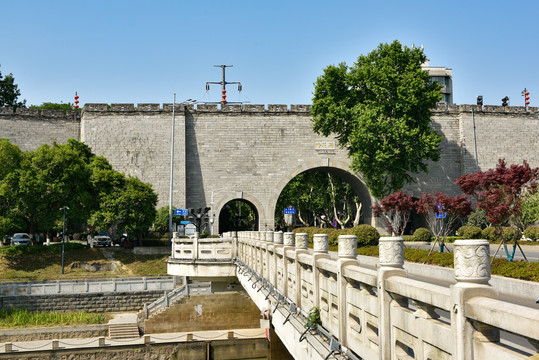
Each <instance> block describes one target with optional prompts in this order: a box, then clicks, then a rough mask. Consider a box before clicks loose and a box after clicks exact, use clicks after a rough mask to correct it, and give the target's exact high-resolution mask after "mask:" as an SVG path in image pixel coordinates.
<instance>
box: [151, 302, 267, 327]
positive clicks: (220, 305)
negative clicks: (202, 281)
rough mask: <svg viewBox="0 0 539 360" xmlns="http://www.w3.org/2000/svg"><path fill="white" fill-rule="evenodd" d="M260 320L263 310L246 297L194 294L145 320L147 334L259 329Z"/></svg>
mask: <svg viewBox="0 0 539 360" xmlns="http://www.w3.org/2000/svg"><path fill="white" fill-rule="evenodd" d="M260 318H261V316H260V310H259V309H258V308H257V307H256V305H255V304H254V303H253V301H252V300H251V299H250V298H249V297H248V296H247V295H246V294H242V293H238V292H228V293H214V294H208V295H192V296H187V297H184V298H182V299H181V300H180V301H179V302H178V303H176V304H174V305H173V306H171V307H170V308H168V309H166V310H165V311H163V312H162V313H160V314H158V315H156V316H154V317H152V318H150V319H148V320H146V321H144V333H145V334H155V333H168V332H186V331H204V330H228V329H251V328H259V327H260ZM165 319H166V321H165Z"/></svg>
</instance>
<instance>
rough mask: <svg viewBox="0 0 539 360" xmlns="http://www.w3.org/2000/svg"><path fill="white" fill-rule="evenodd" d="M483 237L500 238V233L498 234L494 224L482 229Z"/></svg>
mask: <svg viewBox="0 0 539 360" xmlns="http://www.w3.org/2000/svg"><path fill="white" fill-rule="evenodd" d="M481 237H482V238H483V239H486V240H488V241H496V240H499V236H498V234H496V228H494V227H493V226H491V227H488V228H485V229H483V230H482V231H481Z"/></svg>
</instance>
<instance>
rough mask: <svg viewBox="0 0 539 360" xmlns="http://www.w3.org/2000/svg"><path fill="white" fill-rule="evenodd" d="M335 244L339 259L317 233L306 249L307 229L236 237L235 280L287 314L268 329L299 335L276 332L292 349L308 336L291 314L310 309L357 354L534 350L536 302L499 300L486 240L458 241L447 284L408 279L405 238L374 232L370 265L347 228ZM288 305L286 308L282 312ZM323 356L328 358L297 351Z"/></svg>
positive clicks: (431, 355) (338, 348) (519, 353)
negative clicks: (376, 242) (374, 256)
mask: <svg viewBox="0 0 539 360" xmlns="http://www.w3.org/2000/svg"><path fill="white" fill-rule="evenodd" d="M230 236H233V235H232V234H231V235H230ZM338 246H339V251H338V258H336V257H334V256H332V255H331V254H329V252H328V239H327V235H323V234H318V235H315V237H314V249H313V250H310V249H308V235H307V234H293V233H284V234H283V233H280V232H276V233H270V232H244V233H239V234H238V258H239V261H237V264H238V266H239V268H238V278H240V282H241V283H242V285H243V286H244V288H246V290H247V291H248V292H249V294H250V296H251V298H252V299H253V300H254V301H255V302H256V303H257V305H259V306H260V307H266V308H267V307H268V306H270V307H271V312H272V313H273V314H274V317H275V316H277V314H279V313H280V312H283V314H286V313H288V315H286V318H285V319H284V322H283V321H282V320H280V318H279V320H280V321H279V322H274V326H275V330H276V332H278V334H279V331H281V333H283V334H291V333H295V334H296V335H298V336H297V337H296V336H295V335H294V336H291V335H287V336H285V338H281V340H283V342H285V343H286V344H287V348H289V349H297V351H298V354H297V355H298V356H300V355H301V356H303V355H302V354H303V352H304V351H305V346H304V345H300V344H299V342H300V341H302V340H305V338H306V337H308V336H307V335H308V334H307V333H303V334H302V332H301V331H299V330H297V329H294V328H293V327H292V325H291V324H290V323H291V321H290V319H292V318H294V319H296V320H297V318H299V317H301V318H303V321H305V322H306V321H307V316H306V315H307V314H308V313H309V310H311V309H313V308H314V309H318V311H319V315H320V320H321V324H322V326H323V327H324V328H325V329H327V330H328V331H329V333H330V334H331V335H332V337H333V340H332V341H333V346H329V349H331V351H333V352H346V351H352V352H353V353H354V354H356V355H357V356H358V357H361V358H363V359H380V358H382V359H396V358H398V359H433V360H434V359H440V360H445V359H462V360H465V359H504V360H505V359H529V358H532V357H533V358H535V357H539V353H538V350H539V330H538V329H539V309H537V308H535V306H536V305H535V301H532V303H530V304H529V306H522V305H521V304H520V305H517V304H515V303H512V302H511V301H510V300H508V299H507V298H505V299H503V300H502V299H499V298H498V293H497V291H496V290H495V289H494V288H493V287H492V286H491V285H490V284H489V280H490V266H489V264H490V258H489V251H488V242H487V241H485V240H462V241H457V242H456V243H455V251H454V254H455V265H454V270H453V274H454V275H453V283H452V284H447V283H446V282H444V281H439V280H437V279H436V278H434V277H432V276H429V274H428V272H427V271H425V273H424V274H423V276H418V277H414V278H412V277H410V276H409V274H408V272H407V271H406V270H405V269H404V256H403V251H404V244H403V240H402V238H381V239H380V247H379V250H380V257H379V262H378V266H377V267H375V268H372V267H370V266H368V267H365V266H364V265H362V264H361V260H359V261H358V257H357V239H356V238H355V236H354V235H344V236H340V237H339V244H338ZM425 269H426V270H428V267H425ZM242 274H243V276H242ZM534 286H535V284H533V283H530V284H529V287H530V288H532V287H534ZM268 302H269V304H268ZM283 304H285V305H283ZM288 305H289V306H290V310H282V309H283V308H286V309H288ZM278 309H279V311H277V312H276V310H278ZM302 314H303V315H302ZM296 320H294V321H296ZM299 328H301V326H300V327H299ZM298 331H299V332H298ZM300 334H302V336H301V337H300V336H299V335H300ZM500 334H501V335H500ZM508 334H510V335H508ZM296 339H300V340H296ZM309 339H310V338H308V339H307V342H309V341H310V340H309ZM336 339H338V344H337V345H335V344H336V341H337V340H336ZM311 345H312V344H311ZM311 348H314V345H313V346H311V347H309V351H311V350H310V349H311ZM313 351H314V350H313ZM323 351H329V350H328V348H327V347H326V350H323ZM323 351H322V352H323ZM293 352H294V350H292V355H293V356H294V353H293ZM324 356H326V357H327V356H329V355H328V354H327V353H320V352H319V353H318V354H311V353H310V354H309V355H308V356H307V357H302V358H305V359H318V358H324Z"/></svg>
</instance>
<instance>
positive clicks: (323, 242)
mask: <svg viewBox="0 0 539 360" xmlns="http://www.w3.org/2000/svg"><path fill="white" fill-rule="evenodd" d="M313 250H314V253H313V296H314V299H313V304H314V306H315V307H316V308H320V270H319V268H318V266H317V265H316V262H317V261H318V260H319V259H326V258H329V255H328V253H329V236H328V234H314V236H313Z"/></svg>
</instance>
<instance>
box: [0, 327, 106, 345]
mask: <svg viewBox="0 0 539 360" xmlns="http://www.w3.org/2000/svg"><path fill="white" fill-rule="evenodd" d="M108 331H109V326H108V325H107V324H100V325H85V326H61V327H52V328H50V327H48V328H35V329H28V328H24V329H11V330H0V342H16V341H36V340H54V339H75V338H89V337H101V336H108Z"/></svg>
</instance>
